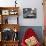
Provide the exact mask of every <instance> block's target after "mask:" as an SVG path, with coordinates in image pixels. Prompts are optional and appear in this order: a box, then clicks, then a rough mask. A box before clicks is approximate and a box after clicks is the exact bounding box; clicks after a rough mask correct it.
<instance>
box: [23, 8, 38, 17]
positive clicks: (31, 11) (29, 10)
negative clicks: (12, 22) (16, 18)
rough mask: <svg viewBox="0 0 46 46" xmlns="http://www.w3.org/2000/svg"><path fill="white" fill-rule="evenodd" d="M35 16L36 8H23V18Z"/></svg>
mask: <svg viewBox="0 0 46 46" xmlns="http://www.w3.org/2000/svg"><path fill="white" fill-rule="evenodd" d="M36 16H37V10H36V8H23V17H24V18H36Z"/></svg>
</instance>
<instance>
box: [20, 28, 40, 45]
mask: <svg viewBox="0 0 46 46" xmlns="http://www.w3.org/2000/svg"><path fill="white" fill-rule="evenodd" d="M32 36H35V37H36V36H37V35H36V33H35V32H34V31H33V29H31V28H29V29H27V31H26V32H25V35H24V37H23V39H22V42H21V45H22V46H26V43H25V39H28V38H29V37H32ZM35 46H41V45H40V43H39V42H38V43H37V44H36V45H35Z"/></svg>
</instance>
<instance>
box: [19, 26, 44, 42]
mask: <svg viewBox="0 0 46 46" xmlns="http://www.w3.org/2000/svg"><path fill="white" fill-rule="evenodd" d="M28 28H32V29H33V30H34V31H35V32H36V34H37V36H38V39H39V41H40V42H43V30H42V26H21V27H20V32H19V39H20V41H21V40H22V38H23V35H24V33H25V31H26V30H27V29H28Z"/></svg>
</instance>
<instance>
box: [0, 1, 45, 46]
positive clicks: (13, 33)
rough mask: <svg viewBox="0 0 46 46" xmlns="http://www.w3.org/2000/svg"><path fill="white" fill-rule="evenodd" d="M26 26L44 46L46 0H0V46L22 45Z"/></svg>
mask: <svg viewBox="0 0 46 46" xmlns="http://www.w3.org/2000/svg"><path fill="white" fill-rule="evenodd" d="M28 28H31V29H33V31H34V32H35V33H36V35H37V36H36V37H37V38H38V40H39V43H41V46H46V33H45V31H46V0H44V1H43V0H29V1H28V0H9V1H8V0H0V46H23V45H21V43H22V39H23V37H24V35H25V32H26V30H27V29H28ZM38 45H39V44H38ZM28 46H30V45H28ZM34 46H35V45H34ZM36 46H37V45H36ZM39 46H40V45H39Z"/></svg>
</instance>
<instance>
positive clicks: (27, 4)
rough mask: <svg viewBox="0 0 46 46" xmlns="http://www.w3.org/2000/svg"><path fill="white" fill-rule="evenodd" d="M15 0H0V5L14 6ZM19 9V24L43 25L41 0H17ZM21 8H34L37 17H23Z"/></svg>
mask: <svg viewBox="0 0 46 46" xmlns="http://www.w3.org/2000/svg"><path fill="white" fill-rule="evenodd" d="M14 1H15V0H9V1H8V0H0V6H2V7H3V6H15V3H14ZM17 3H18V5H19V6H20V9H19V15H20V17H19V24H20V26H43V6H42V0H17ZM23 8H36V9H37V18H36V19H31V18H30V19H24V18H23Z"/></svg>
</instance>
